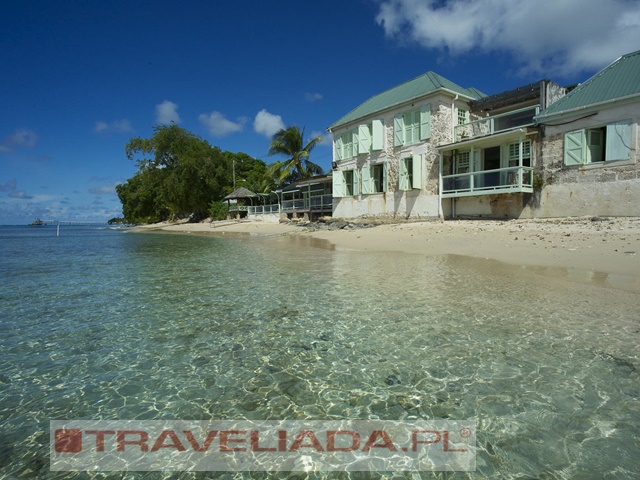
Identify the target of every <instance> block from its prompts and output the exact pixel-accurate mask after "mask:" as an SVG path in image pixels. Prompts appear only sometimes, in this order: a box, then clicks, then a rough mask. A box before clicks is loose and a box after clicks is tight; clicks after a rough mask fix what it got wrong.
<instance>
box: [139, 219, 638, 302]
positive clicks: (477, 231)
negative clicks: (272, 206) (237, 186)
mask: <svg viewBox="0 0 640 480" xmlns="http://www.w3.org/2000/svg"><path fill="white" fill-rule="evenodd" d="M137 230H138V231H166V232H176V233H178V232H180V233H210V234H218V235H222V234H227V233H244V234H251V235H256V236H275V235H289V236H290V235H300V236H309V237H312V238H316V239H324V240H327V241H329V242H331V243H332V244H333V245H334V246H335V248H336V249H340V250H357V251H377V252H404V253H409V254H422V255H463V256H471V257H477V258H486V259H492V260H498V261H501V262H506V263H509V264H513V265H521V266H527V267H534V268H536V269H537V271H538V272H540V273H551V274H553V273H554V272H556V271H557V272H560V271H562V272H564V273H566V271H567V270H569V271H570V272H573V273H572V275H573V276H574V277H576V278H588V277H589V275H588V273H589V272H592V273H594V272H595V273H598V274H600V275H607V274H609V275H611V276H612V278H614V277H613V276H615V278H616V282H617V284H618V285H617V286H618V287H620V286H623V287H624V288H625V289H629V290H634V291H639V292H640V218H609V219H596V220H595V221H594V220H593V219H591V218H566V219H551V220H508V221H497V220H455V221H446V222H433V221H431V222H415V223H400V224H385V225H379V226H376V227H372V228H362V229H353V230H351V229H350V230H315V231H313V230H311V229H309V228H306V227H300V226H297V225H295V224H291V223H285V224H274V223H262V222H236V221H226V222H224V221H223V222H215V223H213V224H207V223H197V224H188V223H183V224H155V225H149V226H143V227H138V228H137ZM557 272H556V273H557Z"/></svg>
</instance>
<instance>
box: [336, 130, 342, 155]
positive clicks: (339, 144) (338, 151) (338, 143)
mask: <svg viewBox="0 0 640 480" xmlns="http://www.w3.org/2000/svg"><path fill="white" fill-rule="evenodd" d="M335 139H336V160H338V161H339V160H342V135H338V136H337V137H335Z"/></svg>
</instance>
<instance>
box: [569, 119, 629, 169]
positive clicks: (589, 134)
mask: <svg viewBox="0 0 640 480" xmlns="http://www.w3.org/2000/svg"><path fill="white" fill-rule="evenodd" d="M630 154H631V120H623V121H621V122H615V123H609V124H607V125H605V126H604V127H598V128H588V129H583V130H574V131H572V132H567V133H565V134H564V164H565V165H585V164H589V163H597V162H612V161H617V160H628V159H629V156H630Z"/></svg>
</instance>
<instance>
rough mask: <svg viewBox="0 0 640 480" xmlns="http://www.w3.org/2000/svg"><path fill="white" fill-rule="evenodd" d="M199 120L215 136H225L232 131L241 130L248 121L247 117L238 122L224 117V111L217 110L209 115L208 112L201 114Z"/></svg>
mask: <svg viewBox="0 0 640 480" xmlns="http://www.w3.org/2000/svg"><path fill="white" fill-rule="evenodd" d="M198 120H200V123H202V124H203V125H205V126H206V127H207V128H208V129H209V133H210V134H211V135H213V136H214V137H224V136H225V135H229V134H231V133H235V132H240V131H242V128H243V125H244V123H245V122H246V119H245V118H239V119H238V122H232V121H231V120H228V119H226V118H224V115H222V113H220V112H215V111H214V112H211V113H210V114H208V115H207V114H206V113H202V114H200V116H198Z"/></svg>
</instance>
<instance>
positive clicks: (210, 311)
mask: <svg viewBox="0 0 640 480" xmlns="http://www.w3.org/2000/svg"><path fill="white" fill-rule="evenodd" d="M321 247H325V248H321ZM326 247H328V245H326V244H323V243H319V242H317V241H313V240H310V239H305V238H302V237H294V238H281V237H259V238H258V237H251V238H249V237H246V238H218V237H205V236H198V235H168V234H164V235H160V234H144V235H140V234H131V233H123V232H121V231H116V230H110V229H106V228H105V229H95V228H74V227H67V228H64V227H63V228H62V229H61V236H60V237H59V238H56V237H55V230H54V229H53V228H50V227H49V228H47V227H45V228H27V227H20V228H16V227H0V275H1V278H2V282H1V284H0V306H1V310H0V431H1V436H0V472H1V474H0V478H14V477H15V478H89V475H88V474H85V473H70V474H62V475H60V474H58V475H57V477H56V476H55V475H53V474H52V473H50V472H49V468H48V467H49V456H48V450H49V432H48V422H49V420H50V419H194V420H207V419H234V418H248V419H298V418H309V419H317V420H322V419H342V418H353V419H355V418H358V419H367V418H380V419H395V420H398V419H415V418H418V419H419V418H427V419H440V418H449V419H460V420H469V419H474V420H477V422H478V447H479V449H478V461H477V463H478V471H477V472H475V473H474V474H462V473H457V474H448V475H447V474H440V475H439V476H436V478H499V479H502V478H505V479H506V478H532V479H534V478H535V479H572V478H594V479H596V478H597V479H603V478H612V479H613V478H615V479H620V478H623V479H624V478H629V479H631V478H639V477H640V455H638V452H639V451H640V374H639V371H640V359H639V358H638V355H639V354H638V352H639V349H638V347H639V345H640V321H639V315H638V299H639V297H638V295H637V294H634V293H630V292H625V291H621V290H614V289H606V288H602V287H601V286H597V285H593V284H589V283H576V282H569V281H567V280H566V279H563V278H556V277H550V276H543V275H539V274H537V273H536V272H535V271H532V270H531V269H526V268H519V267H513V266H506V265H502V264H499V263H497V262H490V261H482V260H474V259H468V258H463V257H455V256H449V257H426V256H419V255H401V254H372V253H362V252H347V251H336V250H332V249H331V248H326ZM389 379H392V380H393V381H390V380H389ZM390 383H391V385H390ZM106 476H108V477H110V478H121V477H122V475H121V474H110V475H106ZM218 476H220V477H221V478H233V477H232V476H231V475H230V474H226V476H225V475H217V474H190V473H174V474H171V473H165V474H160V473H159V472H158V473H153V472H152V473H146V474H142V473H140V474H128V475H127V477H126V478H217V477H218ZM247 476H248V475H247ZM253 476H254V477H256V478H265V477H270V476H271V475H269V474H264V475H262V474H254V475H253ZM273 476H274V477H276V478H305V476H304V475H302V474H278V475H273ZM328 476H329V477H331V478H333V477H338V475H336V474H331V475H328ZM351 477H353V478H375V477H371V475H370V474H367V475H362V474H351V476H346V475H345V476H343V477H341V478H351ZM387 478H405V477H404V476H402V475H398V474H396V475H395V476H394V475H391V474H389V475H387ZM406 478H421V476H420V475H417V474H407V476H406ZM422 478H432V476H431V475H430V474H423V475H422Z"/></svg>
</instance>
